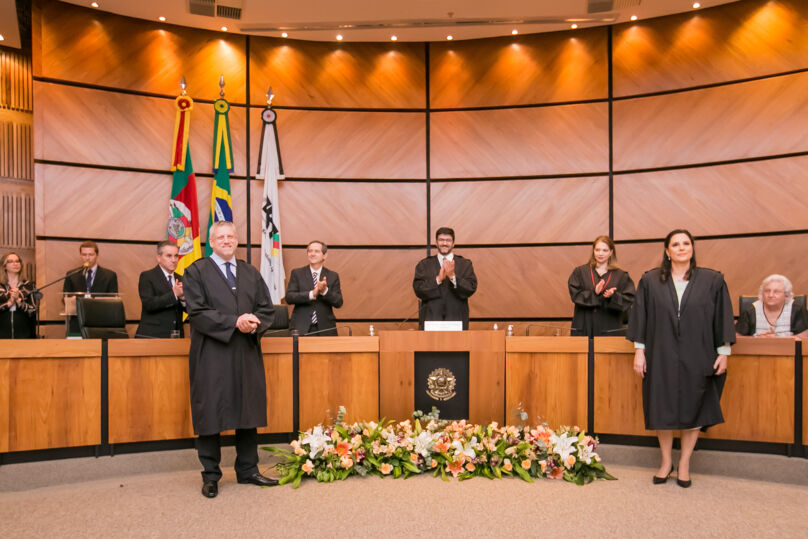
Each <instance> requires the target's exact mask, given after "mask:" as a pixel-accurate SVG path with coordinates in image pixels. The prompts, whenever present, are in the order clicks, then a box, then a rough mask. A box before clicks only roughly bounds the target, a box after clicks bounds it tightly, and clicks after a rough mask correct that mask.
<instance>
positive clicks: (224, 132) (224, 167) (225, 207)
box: [205, 98, 233, 256]
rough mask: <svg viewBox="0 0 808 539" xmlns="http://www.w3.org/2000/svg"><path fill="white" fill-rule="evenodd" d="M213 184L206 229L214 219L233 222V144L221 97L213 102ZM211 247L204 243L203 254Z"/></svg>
mask: <svg viewBox="0 0 808 539" xmlns="http://www.w3.org/2000/svg"><path fill="white" fill-rule="evenodd" d="M213 110H214V111H215V114H216V115H215V116H214V118H213V186H212V187H211V190H210V217H208V230H210V227H211V225H213V223H215V222H216V221H230V222H231V223H232V222H233V199H232V198H230V173H231V172H233V144H232V142H231V140H230V119H229V117H228V112H229V111H230V103H228V102H227V101H225V100H224V99H222V98H219V99H217V100H216V101H214V102H213ZM211 253H213V249H212V248H211V246H210V243H207V244H205V256H210V255H211Z"/></svg>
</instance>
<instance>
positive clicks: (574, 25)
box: [570, 23, 578, 30]
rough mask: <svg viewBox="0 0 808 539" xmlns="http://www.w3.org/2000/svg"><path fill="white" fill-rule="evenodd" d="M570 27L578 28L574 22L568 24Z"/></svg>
mask: <svg viewBox="0 0 808 539" xmlns="http://www.w3.org/2000/svg"><path fill="white" fill-rule="evenodd" d="M570 28H572V29H573V30H575V29H576V28H578V25H577V24H575V23H572V24H571V25H570Z"/></svg>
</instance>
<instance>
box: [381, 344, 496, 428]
mask: <svg viewBox="0 0 808 539" xmlns="http://www.w3.org/2000/svg"><path fill="white" fill-rule="evenodd" d="M415 352H468V354H469V420H470V421H472V422H474V423H481V424H485V423H488V422H490V421H498V422H499V423H500V424H502V423H503V421H504V419H505V332H504V331H382V332H379V415H381V416H382V417H386V418H388V419H396V420H402V419H408V418H410V417H412V412H413V410H414V406H415V395H414V387H415V380H414V378H415ZM425 411H427V412H428V411H429V410H425Z"/></svg>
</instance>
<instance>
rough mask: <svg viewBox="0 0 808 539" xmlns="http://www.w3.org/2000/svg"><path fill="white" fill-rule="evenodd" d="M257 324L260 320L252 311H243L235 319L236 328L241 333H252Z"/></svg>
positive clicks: (259, 323)
mask: <svg viewBox="0 0 808 539" xmlns="http://www.w3.org/2000/svg"><path fill="white" fill-rule="evenodd" d="M259 325H261V321H260V320H259V319H258V317H257V316H255V315H254V314H252V313H244V314H242V315H241V316H239V317H238V319H237V320H236V328H238V330H239V331H240V332H242V333H252V332H253V331H255V330H256V329H258V326H259Z"/></svg>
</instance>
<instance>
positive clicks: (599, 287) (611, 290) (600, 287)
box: [595, 281, 617, 298]
mask: <svg viewBox="0 0 808 539" xmlns="http://www.w3.org/2000/svg"><path fill="white" fill-rule="evenodd" d="M604 289H605V290H604ZM616 290H617V287H616V286H613V287H611V288H606V281H600V282H598V284H597V285H595V294H596V295H597V294H600V293H601V292H603V297H604V298H610V297H612V294H614V293H615V291H616Z"/></svg>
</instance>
